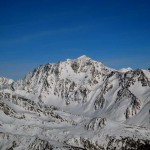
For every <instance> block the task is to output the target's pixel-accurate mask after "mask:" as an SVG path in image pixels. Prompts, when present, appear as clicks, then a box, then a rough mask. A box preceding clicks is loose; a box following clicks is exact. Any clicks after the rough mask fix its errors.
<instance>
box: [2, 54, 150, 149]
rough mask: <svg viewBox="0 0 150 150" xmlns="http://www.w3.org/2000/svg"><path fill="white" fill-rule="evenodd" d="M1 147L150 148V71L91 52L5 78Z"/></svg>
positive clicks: (3, 84) (3, 81)
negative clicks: (115, 64)
mask: <svg viewBox="0 0 150 150" xmlns="http://www.w3.org/2000/svg"><path fill="white" fill-rule="evenodd" d="M0 149H1V150H149V149H150V70H144V69H135V70H133V69H131V68H123V69H120V70H115V69H111V68H109V67H106V66H105V65H104V64H103V63H101V62H97V61H95V60H92V59H91V58H89V57H87V56H85V55H84V56H81V57H79V58H77V59H67V60H66V61H64V62H58V63H49V64H46V65H41V66H39V67H38V68H36V69H34V70H33V71H32V72H30V73H28V74H27V75H26V76H25V77H24V78H23V79H20V80H16V81H14V80H12V79H7V78H4V77H0Z"/></svg>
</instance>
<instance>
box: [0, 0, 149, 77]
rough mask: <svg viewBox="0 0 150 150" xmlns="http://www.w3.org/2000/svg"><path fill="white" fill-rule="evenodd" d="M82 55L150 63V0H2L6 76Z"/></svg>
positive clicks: (1, 51) (1, 56)
mask: <svg viewBox="0 0 150 150" xmlns="http://www.w3.org/2000/svg"><path fill="white" fill-rule="evenodd" d="M81 55H87V56H89V57H91V58H93V59H95V60H98V61H101V62H103V63H104V64H105V65H107V66H109V67H112V68H116V69H119V68H122V67H131V68H134V69H136V68H145V69H146V68H148V67H150V1H149V0H1V1H0V76H5V77H8V78H13V79H18V78H22V77H23V76H24V75H25V73H27V72H29V71H31V70H32V69H33V68H35V67H37V66H38V65H41V64H46V63H49V62H57V61H63V60H66V59H67V58H71V59H72V58H73V59H74V58H77V57H79V56H81Z"/></svg>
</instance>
